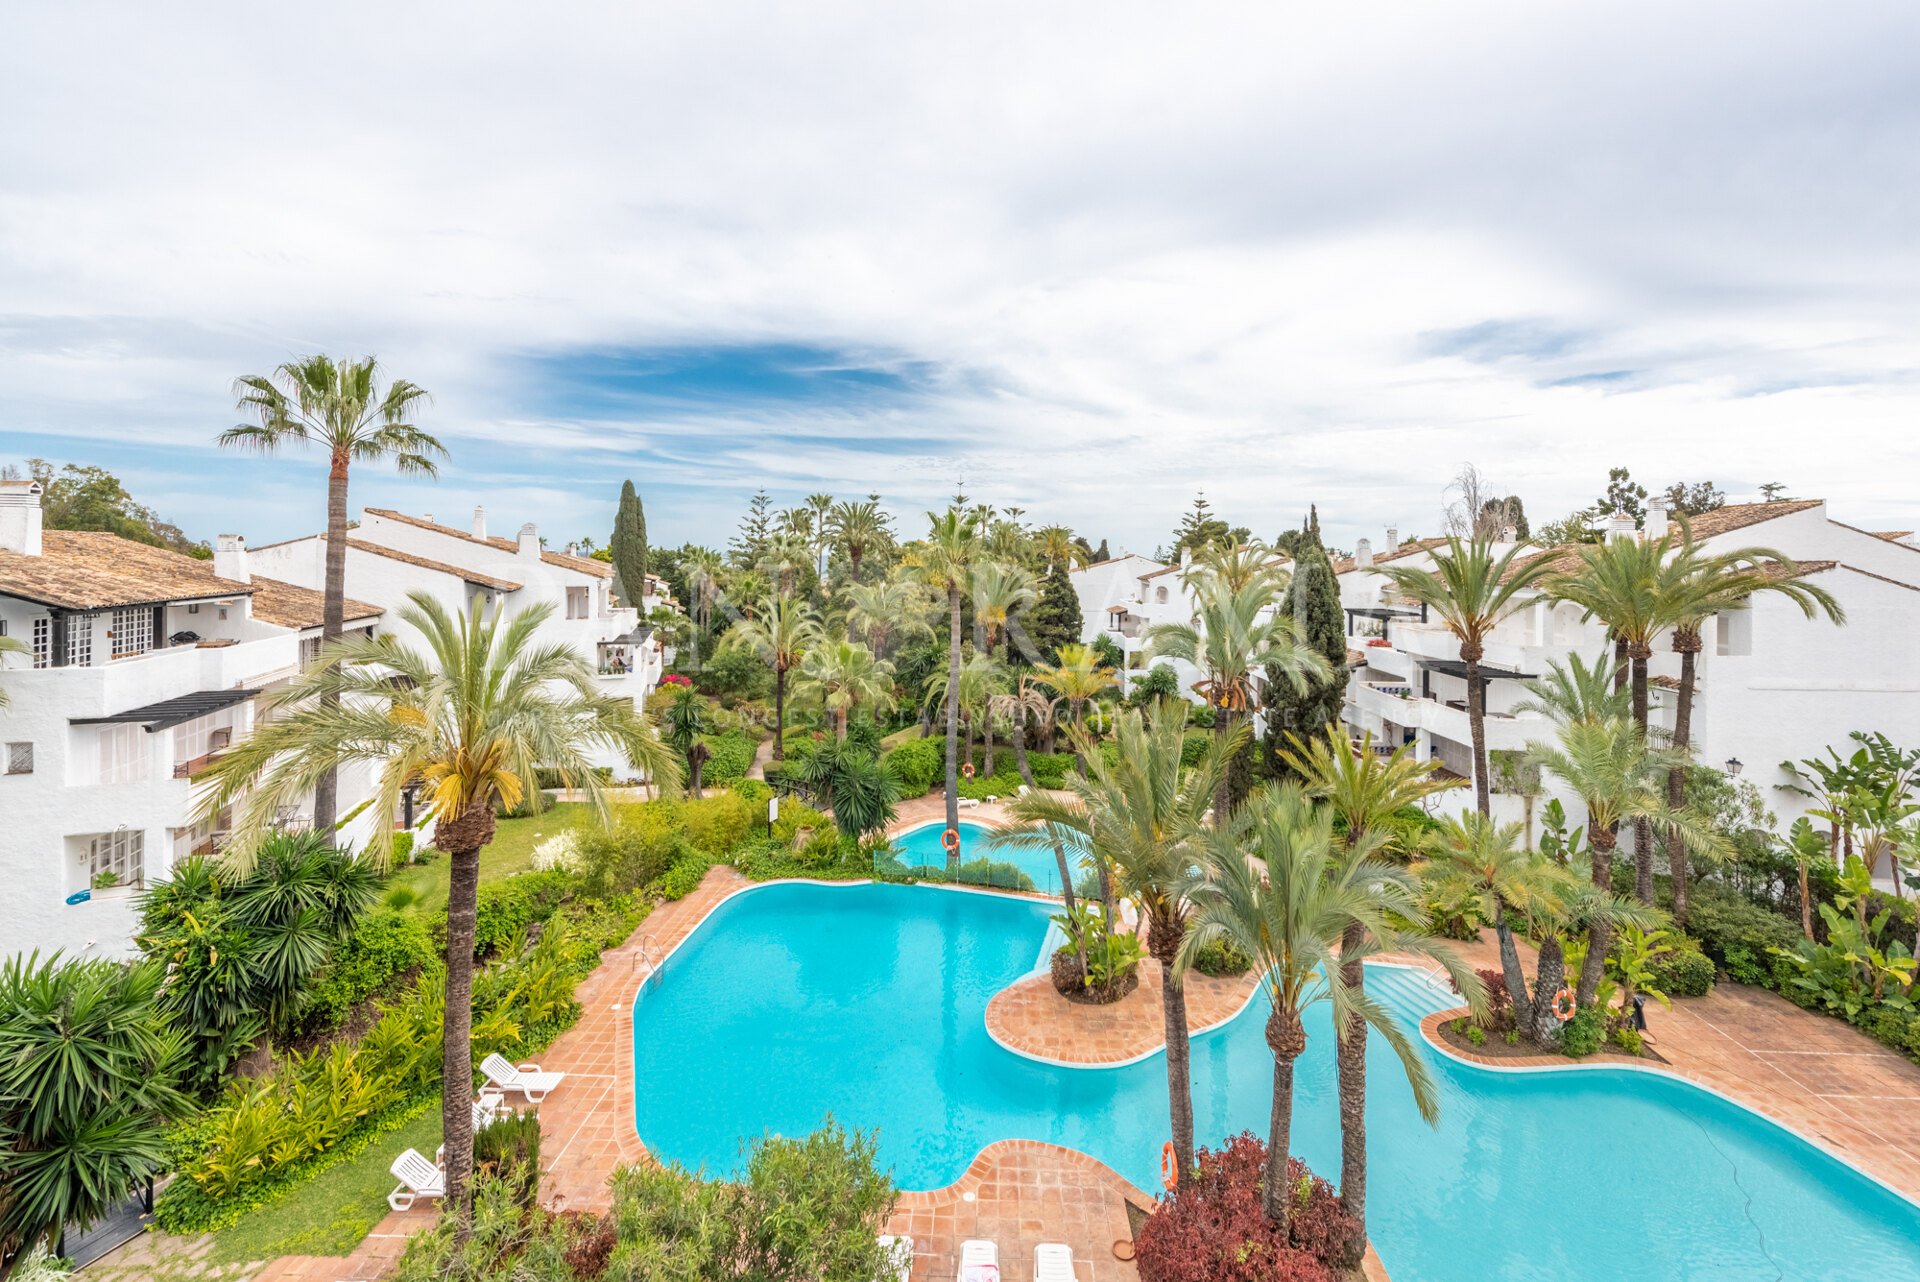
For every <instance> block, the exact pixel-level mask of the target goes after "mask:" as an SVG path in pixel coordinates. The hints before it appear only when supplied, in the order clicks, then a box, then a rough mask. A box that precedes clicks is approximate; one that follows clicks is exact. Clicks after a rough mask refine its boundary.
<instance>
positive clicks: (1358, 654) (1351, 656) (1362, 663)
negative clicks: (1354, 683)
mask: <svg viewBox="0 0 1920 1282" xmlns="http://www.w3.org/2000/svg"><path fill="white" fill-rule="evenodd" d="M1347 666H1348V667H1349V668H1364V667H1366V666H1367V652H1366V651H1365V650H1349V651H1347Z"/></svg>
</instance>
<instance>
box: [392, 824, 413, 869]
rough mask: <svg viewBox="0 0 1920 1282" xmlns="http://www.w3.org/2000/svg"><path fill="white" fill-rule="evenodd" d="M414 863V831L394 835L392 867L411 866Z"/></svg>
mask: <svg viewBox="0 0 1920 1282" xmlns="http://www.w3.org/2000/svg"><path fill="white" fill-rule="evenodd" d="M412 862H413V833H412V831H411V830H409V831H407V832H396V833H394V834H393V859H392V865H393V866H394V867H396V868H397V867H399V866H400V865H401V864H410V863H412Z"/></svg>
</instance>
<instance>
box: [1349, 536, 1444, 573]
mask: <svg viewBox="0 0 1920 1282" xmlns="http://www.w3.org/2000/svg"><path fill="white" fill-rule="evenodd" d="M1445 543H1446V539H1445V538H1432V539H1414V540H1412V541H1411V542H1408V543H1402V544H1401V545H1400V546H1399V547H1397V548H1395V549H1393V551H1391V552H1376V553H1374V555H1373V563H1374V564H1375V565H1379V564H1380V563H1381V562H1382V561H1398V560H1399V559H1400V558H1401V557H1403V556H1412V555H1413V554H1414V553H1416V552H1431V551H1433V549H1435V548H1437V547H1441V546H1444V545H1445ZM1359 568H1360V566H1359V564H1358V563H1357V562H1355V561H1354V559H1353V558H1352V557H1350V556H1343V557H1341V558H1340V559H1339V560H1338V561H1335V562H1334V563H1333V572H1334V573H1335V574H1347V573H1350V572H1351V571H1354V570H1357V569H1359Z"/></svg>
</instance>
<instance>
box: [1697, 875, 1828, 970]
mask: <svg viewBox="0 0 1920 1282" xmlns="http://www.w3.org/2000/svg"><path fill="white" fill-rule="evenodd" d="M1687 930H1688V932H1689V933H1691V934H1692V935H1693V936H1694V937H1696V938H1697V939H1699V941H1700V947H1701V950H1702V951H1703V952H1705V953H1706V955H1707V956H1709V957H1711V958H1712V959H1713V961H1714V964H1715V965H1717V966H1719V967H1720V969H1721V970H1723V971H1725V972H1726V973H1727V975H1728V977H1729V978H1731V979H1733V980H1734V981H1735V982H1737V983H1742V984H1758V985H1761V986H1763V987H1766V988H1773V989H1778V988H1779V987H1780V984H1779V982H1778V981H1777V979H1776V978H1775V974H1774V964H1775V958H1774V955H1773V954H1772V953H1771V952H1769V951H1768V950H1769V949H1772V948H1792V947H1793V945H1794V943H1795V941H1797V940H1798V939H1799V938H1800V931H1799V929H1798V928H1797V927H1795V926H1794V924H1793V923H1792V922H1790V921H1788V920H1787V919H1786V918H1784V917H1782V916H1780V915H1779V914H1778V913H1776V912H1773V911H1771V910H1770V909H1766V908H1762V907H1760V906H1759V905H1758V904H1754V903H1749V902H1748V901H1747V900H1745V899H1740V898H1736V897H1734V896H1731V895H1725V894H1717V893H1711V892H1708V891H1706V890H1705V889H1704V888H1702V889H1696V891H1695V892H1694V894H1693V896H1692V898H1691V899H1690V900H1689V901H1688V904H1687Z"/></svg>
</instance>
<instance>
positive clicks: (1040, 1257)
mask: <svg viewBox="0 0 1920 1282" xmlns="http://www.w3.org/2000/svg"><path fill="white" fill-rule="evenodd" d="M1033 1282H1074V1278H1073V1248H1072V1247H1070V1246H1063V1245H1062V1244H1060V1243H1058V1242H1042V1243H1041V1244H1040V1245H1039V1246H1036V1247H1034V1248H1033Z"/></svg>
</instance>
